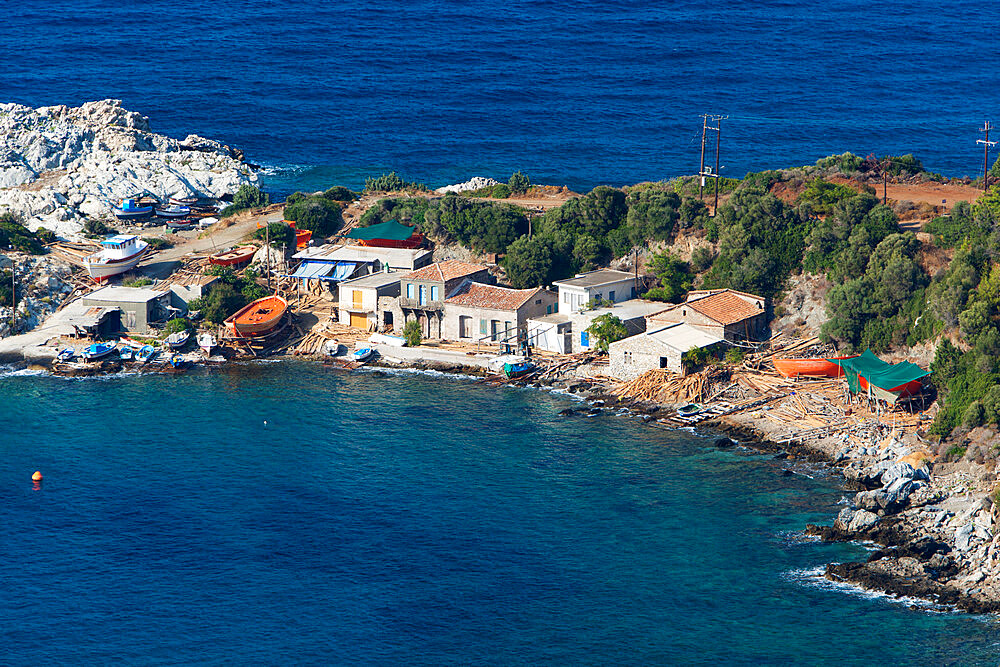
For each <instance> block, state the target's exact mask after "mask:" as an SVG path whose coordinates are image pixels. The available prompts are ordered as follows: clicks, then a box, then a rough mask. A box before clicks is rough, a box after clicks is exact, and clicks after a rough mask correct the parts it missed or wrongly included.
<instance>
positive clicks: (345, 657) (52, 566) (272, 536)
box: [0, 362, 1000, 665]
mask: <svg viewBox="0 0 1000 667" xmlns="http://www.w3.org/2000/svg"><path fill="white" fill-rule="evenodd" d="M566 405H567V399H565V398H563V397H560V396H555V395H551V394H546V393H540V392H536V391H531V390H517V389H500V390H497V389H493V388H488V387H482V386H479V385H475V384H472V383H469V382H467V381H464V380H458V379H454V378H447V377H427V376H422V375H417V374H406V375H400V376H390V377H386V378H379V377H374V376H372V375H370V374H355V375H343V374H338V373H336V372H333V371H330V370H328V369H325V368H323V367H320V366H315V365H308V364H301V363H285V362H283V363H269V364H259V365H249V366H238V367H232V368H228V369H224V370H215V371H211V372H209V371H192V372H190V373H188V374H186V375H181V376H175V377H168V376H163V377H158V376H146V377H128V376H125V377H113V378H108V379H101V380H66V379H59V378H53V377H46V376H35V377H28V376H24V375H13V376H12V375H6V376H3V377H0V433H2V437H0V525H2V526H3V530H2V538H0V549H2V553H3V558H2V559H0V646H4V647H5V648H4V656H5V657H4V658H2V661H3V662H9V663H18V664H27V663H36V664H37V663H43V664H44V663H62V662H74V663H90V664H95V663H106V662H109V661H112V660H116V661H121V662H124V663H128V664H173V663H176V662H197V663H209V664H217V663H223V662H232V663H237V664H243V663H256V664H262V663H266V664H270V663H276V662H279V661H280V662H294V663H314V664H315V663H324V664H328V663H336V664H359V663H361V664H399V663H404V662H405V663H415V664H539V663H549V664H552V663H561V664H567V663H568V664H608V663H625V664H678V663H679V664H707V663H722V662H725V663H728V664H825V663H830V662H836V663H837V664H846V665H855V664H856V665H890V664H995V663H996V661H997V656H998V654H1000V643H998V642H1000V627H998V626H997V624H996V622H995V621H993V620H991V619H982V618H974V617H968V616H964V615H960V614H953V613H931V612H928V611H926V610H919V609H916V610H915V609H911V608H910V607H909V606H907V605H905V604H901V603H899V602H890V601H888V600H885V599H883V598H878V597H873V596H866V595H863V594H859V593H857V592H851V591H850V590H849V589H837V588H834V587H831V586H828V585H823V584H822V583H820V582H817V581H816V580H814V579H810V578H809V577H808V576H806V575H805V573H807V572H809V571H814V570H815V569H816V568H818V567H820V566H821V565H822V564H823V563H825V562H827V561H831V560H845V559H848V558H859V557H863V556H864V551H863V550H862V549H861V548H860V547H858V546H855V545H824V544H820V543H816V542H810V541H806V540H803V539H801V538H800V537H799V536H798V534H797V531H799V530H800V529H801V528H802V527H803V526H804V525H805V523H806V522H807V521H828V520H829V519H830V518H831V517H832V516H833V514H834V513H835V512H836V510H837V503H838V501H839V500H840V499H841V497H842V493H841V491H840V490H839V488H838V486H837V480H836V479H835V478H830V477H827V476H825V474H824V473H823V472H822V470H818V469H817V470H812V471H811V472H810V471H808V470H807V471H806V472H809V474H812V475H813V476H814V478H813V479H810V478H808V477H805V476H802V475H795V476H792V477H786V476H782V475H781V474H780V471H781V467H782V465H781V462H778V461H774V460H772V459H770V458H769V457H764V456H760V455H756V454H753V453H750V452H748V451H736V452H732V451H728V452H723V451H719V450H716V449H714V448H712V447H711V441H710V440H706V439H703V438H699V437H697V436H694V435H692V434H690V433H686V432H664V431H660V430H655V429H651V428H648V427H644V426H641V425H639V424H636V423H633V422H632V421H630V420H627V419H621V418H615V417H611V416H607V417H603V416H602V417H597V418H593V419H585V418H580V419H568V420H564V419H561V418H559V417H557V416H556V413H557V412H558V410H560V409H562V408H563V407H565V406H566ZM265 420H266V422H267V423H266V424H265ZM35 469H40V470H42V471H43V472H44V473H45V481H44V483H43V485H42V488H41V490H33V489H32V484H31V482H30V479H29V478H30V474H31V472H32V471H34V470H35Z"/></svg>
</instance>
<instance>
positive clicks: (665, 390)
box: [613, 366, 723, 404]
mask: <svg viewBox="0 0 1000 667" xmlns="http://www.w3.org/2000/svg"><path fill="white" fill-rule="evenodd" d="M722 375H723V371H722V370H721V369H719V368H718V367H716V366H709V367H708V368H706V369H704V370H702V371H700V372H698V373H692V374H691V375H677V374H675V373H672V372H670V371H668V370H666V369H662V368H654V369H652V370H649V371H646V372H645V373H643V374H642V375H640V376H639V377H637V378H635V379H634V380H630V381H628V382H623V383H622V384H620V385H618V387H616V388H615V389H614V391H613V393H614V394H615V395H616V396H619V397H621V398H628V399H632V400H640V401H651V402H653V403H668V404H669V403H689V402H692V401H701V400H705V398H706V397H708V396H710V395H711V394H710V387H711V385H712V384H713V383H715V382H716V381H717V380H720V379H723V378H722Z"/></svg>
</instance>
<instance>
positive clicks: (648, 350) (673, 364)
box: [608, 323, 724, 380]
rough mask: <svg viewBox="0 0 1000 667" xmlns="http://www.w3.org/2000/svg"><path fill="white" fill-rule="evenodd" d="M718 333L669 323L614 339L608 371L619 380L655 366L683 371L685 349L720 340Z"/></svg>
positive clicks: (609, 347)
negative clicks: (651, 329)
mask: <svg viewBox="0 0 1000 667" xmlns="http://www.w3.org/2000/svg"><path fill="white" fill-rule="evenodd" d="M723 341H724V339H723V338H722V337H721V336H717V335H715V334H712V333H709V332H707V331H704V330H702V329H698V328H696V327H693V326H690V325H688V324H684V323H680V324H671V325H669V326H665V327H663V328H661V329H656V330H653V331H646V332H645V333H641V334H637V335H635V336H630V337H629V338H624V339H622V340H619V341H615V342H614V343H611V345H609V346H608V372H609V374H610V375H611V376H612V377H615V378H618V379H619V380H631V379H633V378H637V377H639V376H640V375H642V374H643V373H645V372H646V371H649V370H652V369H654V368H665V369H667V370H669V371H673V372H674V373H683V372H684V367H683V363H682V357H683V356H684V353H685V352H687V351H689V350H693V349H699V348H704V347H712V346H713V345H718V344H720V343H722V342H723Z"/></svg>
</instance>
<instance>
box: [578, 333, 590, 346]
mask: <svg viewBox="0 0 1000 667" xmlns="http://www.w3.org/2000/svg"><path fill="white" fill-rule="evenodd" d="M580 347H590V334H589V333H587V332H586V331H581V332H580Z"/></svg>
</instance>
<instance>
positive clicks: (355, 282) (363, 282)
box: [340, 271, 403, 288]
mask: <svg viewBox="0 0 1000 667" xmlns="http://www.w3.org/2000/svg"><path fill="white" fill-rule="evenodd" d="M402 275H403V274H402V273H388V272H386V271H380V272H379V273H369V274H368V275H367V276H361V277H360V278H352V279H350V280H345V281H344V282H342V283H340V286H341V287H375V288H378V287H385V286H386V285H392V284H394V283H398V282H399V277H400V276H402Z"/></svg>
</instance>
